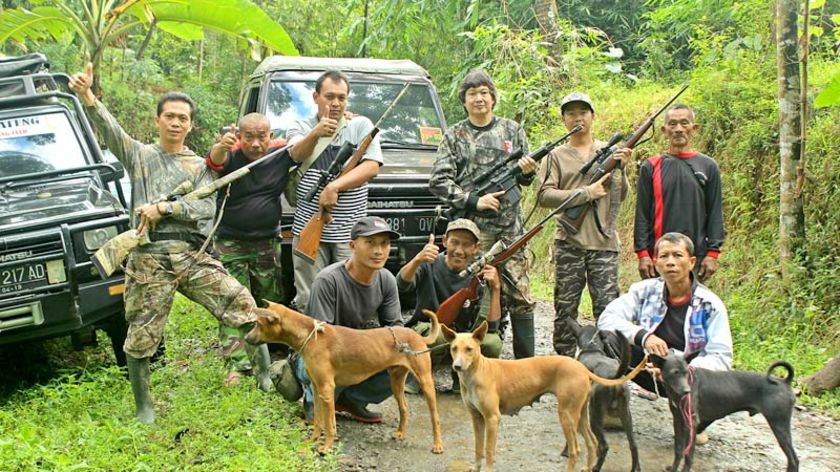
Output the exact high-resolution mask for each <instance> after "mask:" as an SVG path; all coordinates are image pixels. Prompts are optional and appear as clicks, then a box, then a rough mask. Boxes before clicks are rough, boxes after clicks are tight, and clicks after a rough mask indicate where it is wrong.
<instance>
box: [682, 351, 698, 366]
mask: <svg viewBox="0 0 840 472" xmlns="http://www.w3.org/2000/svg"><path fill="white" fill-rule="evenodd" d="M699 355H700V351H694V352H692V353H690V354H686V355H685V363H686V364H691V361H693V360H694V358H695V357H697V356H699Z"/></svg>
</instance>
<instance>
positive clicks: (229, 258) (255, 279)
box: [213, 238, 282, 372]
mask: <svg viewBox="0 0 840 472" xmlns="http://www.w3.org/2000/svg"><path fill="white" fill-rule="evenodd" d="M213 246H214V247H215V249H216V252H217V253H218V254H219V259H220V260H221V261H222V264H223V265H224V266H225V269H227V270H228V272H230V275H232V276H234V277H235V278H236V280H238V281H239V283H240V284H242V285H243V286H244V287H245V288H247V289H248V290H249V291H250V292H251V295H253V297H254V299H256V300H263V299H265V300H270V301H273V302H279V301H280V300H282V297H281V295H282V293H281V290H280V283H279V281H280V277H279V274H280V240H279V239H277V238H271V239H260V240H256V241H244V240H236V239H224V238H216V239H215V241H214V242H213ZM219 341H220V342H221V344H222V354H223V355H224V357H225V362H226V363H227V365H228V370H230V371H238V372H248V371H250V370H251V368H252V366H251V362H250V361H249V360H248V354H247V353H246V352H245V341H244V340H243V339H242V338H241V337H240V334H239V330H238V329H236V328H232V327H230V326H225V325H224V323H219Z"/></svg>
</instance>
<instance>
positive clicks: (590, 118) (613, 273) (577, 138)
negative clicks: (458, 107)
mask: <svg viewBox="0 0 840 472" xmlns="http://www.w3.org/2000/svg"><path fill="white" fill-rule="evenodd" d="M560 113H561V117H562V119H563V125H564V126H565V127H566V129H572V128H574V127H575V126H578V125H580V126H581V127H582V129H581V130H580V131H579V132H577V133H575V134H573V135H572V137H571V138H569V141H568V142H566V143H565V144H563V145H561V146H558V147H556V148H554V150H553V151H552V152H551V154H549V155H548V156H547V158H546V159H544V160H543V162H542V166H541V167H540V180H539V181H540V182H541V183H542V184H541V185H540V188H539V190H538V191H537V199H538V201H539V204H540V205H541V206H544V207H550V208H553V207H556V206H557V205H559V204H560V203H561V202H563V201H564V200H565V199H567V198H569V197H571V196H572V195H573V194H574V193H575V192H578V191H580V190H582V192H581V193H580V194H579V195H578V196H577V197H576V198H575V199H574V200H573V201H572V203H571V204H570V206H578V205H590V208H589V211H588V212H587V213H586V216H585V217H584V220H583V224H582V225H581V227H580V230H579V231H578V232H577V234H572V233H571V232H569V231H567V230H566V229H565V228H564V227H563V225H562V224H560V222H559V218H560V217H561V216H562V213H561V214H560V215H558V222H557V225H556V227H557V229H556V231H555V236H554V272H555V282H554V310H555V318H554V350H555V351H556V352H557V353H558V354H560V355H564V356H574V354H575V348H576V347H577V342H576V339H575V334H574V332H573V331H572V329H571V327H570V326H569V325H568V324H567V323H568V320H573V321H576V320H577V315H578V306H579V305H580V297H581V293H583V288H584V286H588V287H589V295H590V296H591V298H592V314H593V316H594V317H595V319H598V316H600V315H601V312H602V311H604V308H606V306H607V304H609V303H610V302H611V301H612V300H614V299H615V298H617V297H618V295H619V291H618V251H619V241H618V233H617V232H616V230H615V220H616V217H617V216H618V209H619V206H620V204H621V201H622V200H624V198H625V197H626V196H627V189H628V186H629V185H628V184H629V182H628V181H627V175H626V174H625V173H624V171H623V170H622V167H623V164H624V162H625V161H626V160H627V157H628V156H629V155H630V152H631V151H630V149H627V148H624V149H619V150H617V151H616V152H615V153H613V157H614V158H615V159H618V160H620V161H621V165H620V166H616V168H615V170H613V171H612V172H611V173H610V174H607V175H605V176H603V177H602V178H600V179H599V180H597V181H595V182H594V183H589V182H590V180H591V178H592V174H593V173H594V172H595V171H596V169H597V166H592V167H591V168H590V169H589V171H588V172H587V173H586V174H581V172H580V171H581V168H582V167H583V166H584V164H585V163H586V162H588V161H589V160H590V159H592V157H593V156H594V155H595V153H596V152H598V151H599V150H600V149H602V148H603V147H604V146H605V145H606V144H607V143H605V142H603V141H600V140H596V139H595V138H594V137H593V134H592V123H593V122H594V121H595V107H594V106H593V105H592V100H591V99H590V98H589V96H588V95H586V94H585V93H581V92H573V93H570V94H569V95H566V96H565V97H564V98H563V100H562V102H561V103H560Z"/></svg>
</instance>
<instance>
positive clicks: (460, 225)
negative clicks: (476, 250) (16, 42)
mask: <svg viewBox="0 0 840 472" xmlns="http://www.w3.org/2000/svg"><path fill="white" fill-rule="evenodd" d="M456 229H463V230H465V231H469V232H470V233H472V234H473V236H475V239H480V238H481V231H479V229H478V226H476V224H475V223H473V221H472V220H468V219H466V218H459V219H457V220H455V221H451V222H450V223H449V224H448V225H446V234H449V232H450V231H454V230H456Z"/></svg>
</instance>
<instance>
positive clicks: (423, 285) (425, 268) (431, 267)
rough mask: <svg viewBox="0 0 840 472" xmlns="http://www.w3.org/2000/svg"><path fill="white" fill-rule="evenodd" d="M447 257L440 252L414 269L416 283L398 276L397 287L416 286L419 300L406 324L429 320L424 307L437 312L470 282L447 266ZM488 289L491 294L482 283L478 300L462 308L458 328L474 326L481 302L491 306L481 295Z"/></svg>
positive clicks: (404, 288) (404, 289)
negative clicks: (435, 257) (448, 299)
mask: <svg viewBox="0 0 840 472" xmlns="http://www.w3.org/2000/svg"><path fill="white" fill-rule="evenodd" d="M445 257H446V255H444V254H441V255H439V256H438V258H437V259H436V260H435V261H434V262H431V263H425V264H421V265H420V267H418V268H417V272H415V273H414V283H412V282H407V281H405V280H403V279H402V278H401V277H397V287H399V289H400V291H401V292H411V291H412V290H415V289H416V291H417V304H416V306H415V308H414V315H413V316H412V317H411V319H410V320H409V321H408V323H406V326H413V325H415V324H417V323H418V322H420V321H428V318H426V315H424V314H423V310H424V309H425V310H431V311H435V312H436V311H437V309H438V307H440V304H441V302H443V301H444V300H446V299H447V298H449V297H450V296H451V295H452V294H453V293H455V292H457V291H458V290H460V289H462V288H464V287H466V286H467V285H469V283H470V278H469V277H467V278H461V277H459V276H458V272H459V271H453V270H451V269H449V267H446V261H445V260H444V259H445ZM485 293H487V294H489V291H487V290H484V288H483V287H481V286H479V288H478V296H479V298H478V300H476V301H475V302H471V303H470V306H469V307H467V308H462V309H461V311H460V312H458V317H457V318H456V319H455V325H454V327H455V331H458V332H464V331H469V330H471V329H472V328H473V324H475V320H476V316H478V314H479V311H480V307H481V306H482V305H487V306H489V304H487V303H482V298H483V297H484V295H485ZM487 302H489V300H488V301H487ZM485 316H486V315H485Z"/></svg>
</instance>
